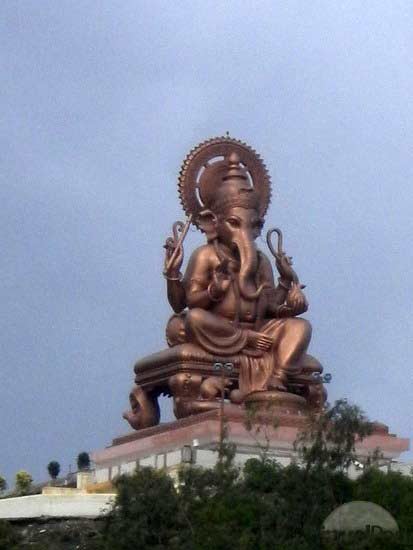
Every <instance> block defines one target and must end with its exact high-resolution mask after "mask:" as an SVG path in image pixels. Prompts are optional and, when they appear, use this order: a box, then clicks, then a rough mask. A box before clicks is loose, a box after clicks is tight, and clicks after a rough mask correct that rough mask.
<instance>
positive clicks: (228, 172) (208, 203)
mask: <svg viewBox="0 0 413 550" xmlns="http://www.w3.org/2000/svg"><path fill="white" fill-rule="evenodd" d="M199 191H200V196H201V199H202V202H203V203H204V205H205V207H207V208H210V209H211V210H212V211H213V212H215V213H221V212H225V211H226V210H227V209H228V208H231V207H235V206H240V207H243V208H254V209H258V207H259V196H258V194H257V193H256V191H255V190H254V188H253V187H252V185H251V181H250V179H249V174H248V172H247V170H246V168H245V167H244V166H243V165H242V164H241V161H240V158H239V156H238V154H237V153H236V152H235V151H234V152H232V153H230V155H228V157H226V158H224V160H222V161H219V162H216V163H214V164H212V165H211V166H208V167H207V168H206V169H205V170H204V172H203V173H202V175H201V178H200V181H199Z"/></svg>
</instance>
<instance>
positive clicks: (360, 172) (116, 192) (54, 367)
mask: <svg viewBox="0 0 413 550" xmlns="http://www.w3.org/2000/svg"><path fill="white" fill-rule="evenodd" d="M0 26H1V28H0V61H1V75H2V76H1V86H0V122H1V126H0V128H1V129H0V139H1V143H0V157H1V164H0V177H1V181H0V200H1V204H2V216H1V220H0V224H1V232H0V239H1V240H0V244H1V250H2V260H1V264H0V276H1V278H0V297H1V305H2V315H1V338H0V343H1V348H0V350H1V355H0V357H1V370H0V388H1V399H0V418H1V422H0V441H1V448H0V473H2V474H3V475H6V476H7V477H8V478H9V479H10V478H11V477H12V476H13V475H14V473H15V472H16V471H17V470H18V469H20V468H25V469H28V470H29V471H30V472H32V474H33V475H34V476H35V477H36V478H37V479H42V478H45V477H46V475H47V472H46V469H45V468H46V464H47V463H48V462H49V461H50V460H52V459H56V460H59V461H60V462H61V464H62V467H63V469H64V470H66V469H67V466H68V464H70V463H71V464H74V461H75V456H76V455H77V453H78V452H79V451H82V450H92V449H94V448H98V447H101V446H104V445H106V444H108V443H109V442H110V440H111V438H112V437H113V436H115V435H119V434H120V433H123V432H127V431H128V426H127V425H126V423H125V422H124V421H123V420H122V418H121V413H122V410H124V409H125V408H127V395H128V391H129V388H130V386H131V384H132V380H133V375H132V365H133V362H134V361H135V360H136V359H137V358H139V357H141V356H143V355H145V354H147V353H151V352H154V351H157V350H159V349H161V348H162V347H163V346H164V345H165V344H164V336H163V334H164V326H165V322H166V320H167V317H168V315H169V313H170V310H169V307H168V304H167V301H166V297H165V290H164V281H163V278H162V276H161V269H162V259H163V249H162V244H163V241H164V239H165V238H166V237H167V236H168V234H169V232H170V227H171V224H172V223H173V222H174V221H175V220H176V219H182V218H183V213H182V211H181V209H180V207H179V203H178V199H177V192H176V175H177V173H178V171H179V167H180V163H181V161H182V159H183V158H184V156H185V155H186V154H187V152H188V150H189V149H190V148H191V147H192V146H194V145H196V144H197V143H198V142H200V141H203V140H204V139H206V138H208V137H213V136H215V135H222V134H223V133H225V131H226V130H229V131H230V133H231V135H232V136H234V137H237V138H240V139H243V140H246V141H247V142H248V143H250V144H251V145H252V146H253V147H255V148H256V149H257V150H258V151H259V152H260V153H261V155H262V156H263V158H264V160H265V161H266V163H267V166H268V168H269V170H270V172H271V175H272V178H273V182H274V191H275V193H274V199H273V203H272V206H271V208H270V211H269V214H268V216H267V226H269V225H274V224H276V225H279V226H280V227H282V228H283V230H284V233H285V241H286V242H285V246H286V249H287V251H288V252H289V253H290V254H291V255H293V256H294V259H295V267H296V269H297V271H298V272H299V274H300V276H301V279H302V281H303V282H304V283H306V284H307V295H308V298H309V300H310V311H309V313H308V318H309V319H310V320H311V322H312V323H313V327H314V337H313V343H312V346H311V352H312V353H313V354H314V355H316V356H317V357H318V358H319V359H320V360H321V361H322V362H323V364H324V365H325V368H326V371H327V372H331V373H332V374H333V382H332V384H330V387H329V393H330V399H331V400H334V399H336V398H338V397H343V396H346V397H348V398H350V399H351V400H352V401H354V402H356V403H358V404H360V405H361V406H362V407H363V408H364V409H365V410H366V412H367V413H368V414H369V416H370V417H371V418H373V419H379V420H381V421H383V422H385V423H387V424H389V425H390V427H391V431H393V432H397V433H398V434H399V435H403V436H406V437H410V436H411V432H412V425H411V403H412V398H413V390H412V375H411V366H410V361H411V359H412V355H413V354H412V351H413V338H412V336H413V334H412V333H413V330H412V329H413V326H412V325H413V321H412V315H411V309H412V308H411V303H412V302H411V294H412V276H413V261H412V254H411V246H412V245H411V243H412V237H413V221H412V206H413V192H412V179H413V178H412V176H413V174H412V172H413V163H412V145H413V143H412V142H413V128H412V116H413V105H412V97H413V65H412V63H411V57H412V51H413V48H412V46H413V44H412V41H413V33H412V29H413V4H412V3H411V2H407V1H403V2H397V1H396V0H391V1H390V0H389V1H384V0H379V1H377V0H373V1H365V2H358V1H349V2H336V1H327V0H326V1H324V2H318V1H315V2H307V1H304V0H302V1H300V2H294V1H289V2H277V1H274V0H271V1H268V2H265V1H254V2H252V1H251V2H248V1H245V0H244V1H237V2H233V1H225V2H211V1H205V0H204V1H202V2H200V1H194V0H192V1H190V2H189V1H188V2H187V1H182V0H180V1H178V2H169V1H165V2H159V1H148V2H142V1H137V0H133V1H132V0H130V1H126V0H123V1H122V2H115V1H106V2H102V1H97V0H95V1H91V0H88V1H76V0H72V1H65V0H59V1H58V2H56V1H52V0H42V1H41V2H38V1H36V0H32V1H23V0H17V1H16V0H2V2H1V5H0ZM201 242H202V236H201V235H200V234H198V233H195V232H193V233H192V232H191V233H190V235H189V238H188V242H187V245H186V255H188V252H189V251H190V249H191V248H192V247H193V246H195V245H196V244H198V243H201ZM139 334H143V336H142V335H141V336H139ZM163 411H164V416H163V417H164V419H166V420H168V419H171V418H172V415H171V407H170V405H169V404H168V403H166V401H164V402H163ZM408 456H409V455H407V457H408Z"/></svg>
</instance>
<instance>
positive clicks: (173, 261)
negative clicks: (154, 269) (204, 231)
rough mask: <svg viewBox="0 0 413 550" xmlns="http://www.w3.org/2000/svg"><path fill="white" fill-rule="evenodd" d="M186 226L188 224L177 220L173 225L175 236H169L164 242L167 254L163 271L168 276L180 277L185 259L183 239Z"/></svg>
mask: <svg viewBox="0 0 413 550" xmlns="http://www.w3.org/2000/svg"><path fill="white" fill-rule="evenodd" d="M185 227H186V226H184V224H183V223H182V222H180V221H178V222H175V223H174V225H173V227H172V232H173V237H168V238H167V239H166V242H165V244H164V248H165V250H166V254H165V266H164V270H163V273H164V275H165V276H166V277H168V278H171V279H172V278H175V277H177V278H179V277H180V269H181V267H182V262H183V261H184V249H183V246H182V241H183V237H184V236H185V234H184V231H185Z"/></svg>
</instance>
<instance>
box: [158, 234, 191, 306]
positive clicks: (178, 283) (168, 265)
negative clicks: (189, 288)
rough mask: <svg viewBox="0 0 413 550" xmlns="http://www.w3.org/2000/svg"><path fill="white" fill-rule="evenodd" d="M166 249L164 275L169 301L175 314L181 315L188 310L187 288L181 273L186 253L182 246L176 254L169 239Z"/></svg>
mask: <svg viewBox="0 0 413 550" xmlns="http://www.w3.org/2000/svg"><path fill="white" fill-rule="evenodd" d="M165 249H166V255H165V269H164V272H163V273H164V277H165V279H166V292H167V296H168V301H169V303H170V305H171V308H172V309H173V310H174V312H175V313H180V312H181V311H183V310H184V309H185V308H186V299H185V287H184V285H183V284H182V275H181V272H180V268H181V266H182V262H183V259H184V251H183V248H182V245H181V246H180V247H179V250H178V251H177V252H178V253H177V254H176V253H175V248H174V247H173V246H172V245H171V244H170V240H169V239H168V240H167V241H166V244H165Z"/></svg>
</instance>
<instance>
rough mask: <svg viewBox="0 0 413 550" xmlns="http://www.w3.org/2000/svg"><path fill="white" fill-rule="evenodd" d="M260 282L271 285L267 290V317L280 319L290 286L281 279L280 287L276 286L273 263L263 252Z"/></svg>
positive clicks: (261, 254)
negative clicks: (281, 308)
mask: <svg viewBox="0 0 413 550" xmlns="http://www.w3.org/2000/svg"><path fill="white" fill-rule="evenodd" d="M260 282H262V283H267V284H268V285H269V288H267V289H266V290H265V293H266V299H267V304H266V311H265V315H266V316H267V317H279V316H280V315H279V312H280V307H281V306H282V305H283V304H284V303H285V301H286V299H287V295H288V289H289V285H288V284H286V283H285V282H284V281H283V280H282V279H280V280H279V281H278V285H277V286H275V283H274V273H273V270H272V267H271V263H270V261H269V259H268V258H267V256H265V254H263V253H262V252H260Z"/></svg>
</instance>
